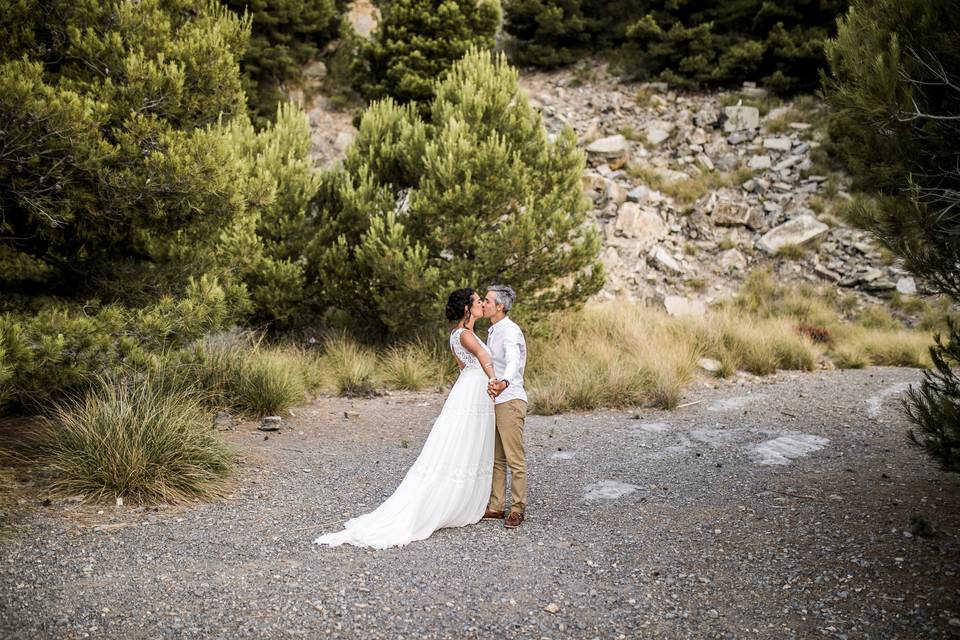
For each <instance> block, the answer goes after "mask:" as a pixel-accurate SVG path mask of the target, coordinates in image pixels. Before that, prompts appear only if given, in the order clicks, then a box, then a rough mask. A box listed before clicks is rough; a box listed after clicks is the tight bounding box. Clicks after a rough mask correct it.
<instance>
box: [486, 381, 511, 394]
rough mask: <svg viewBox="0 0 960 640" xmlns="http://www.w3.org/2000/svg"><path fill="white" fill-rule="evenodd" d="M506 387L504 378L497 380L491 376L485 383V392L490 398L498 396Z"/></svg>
mask: <svg viewBox="0 0 960 640" xmlns="http://www.w3.org/2000/svg"><path fill="white" fill-rule="evenodd" d="M506 388H507V381H506V380H497V379H496V378H491V379H490V382H488V383H487V393H488V394H489V395H490V398H491V399H492V398H496V397H497V396H499V395H500V394H501V393H503V390H504V389H506Z"/></svg>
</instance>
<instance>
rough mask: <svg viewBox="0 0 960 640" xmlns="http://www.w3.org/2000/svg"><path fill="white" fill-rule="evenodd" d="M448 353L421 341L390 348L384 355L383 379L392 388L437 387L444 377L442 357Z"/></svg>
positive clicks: (410, 389) (417, 389)
mask: <svg viewBox="0 0 960 640" xmlns="http://www.w3.org/2000/svg"><path fill="white" fill-rule="evenodd" d="M445 355H446V354H439V353H438V352H437V350H436V349H434V348H431V347H430V346H429V345H427V344H426V343H424V342H421V341H415V342H409V343H407V344H404V345H400V346H395V347H391V348H390V349H388V350H387V352H386V354H385V355H384V356H383V364H382V367H381V368H382V377H383V381H384V383H386V385H387V386H388V387H391V388H393V389H405V390H409V391H419V390H421V389H426V388H433V387H437V386H439V385H440V384H442V382H443V379H444V373H445V367H444V362H443V361H442V360H441V358H442V357H443V356H445ZM447 357H449V356H447Z"/></svg>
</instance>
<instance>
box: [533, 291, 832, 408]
mask: <svg viewBox="0 0 960 640" xmlns="http://www.w3.org/2000/svg"><path fill="white" fill-rule="evenodd" d="M554 327H555V331H554V333H553V337H550V338H545V339H538V340H535V341H533V344H532V345H531V347H530V360H531V369H530V375H529V383H528V386H529V388H530V392H531V393H530V395H531V403H532V410H533V411H535V412H538V413H546V414H553V413H560V412H563V411H569V410H588V409H595V408H598V407H628V406H637V405H650V406H656V407H661V408H667V409H669V408H674V407H676V406H677V405H678V404H679V403H680V399H681V396H682V393H683V390H684V388H686V386H687V385H688V384H689V383H690V382H691V381H692V380H693V378H694V376H695V374H696V372H697V369H698V364H697V362H698V360H699V359H700V358H703V357H708V358H713V359H716V360H717V361H719V362H720V363H721V368H720V371H719V375H722V376H728V375H731V374H733V373H734V372H735V371H737V370H739V369H743V370H747V371H750V372H752V373H756V374H758V375H766V374H769V373H773V372H774V371H776V370H777V369H802V370H811V369H813V368H814V367H815V366H816V363H817V359H818V357H819V351H818V348H817V347H816V345H814V344H813V343H812V342H811V341H810V340H809V339H807V338H805V337H803V336H801V335H800V334H799V333H797V331H796V330H795V328H794V327H793V326H792V324H791V323H790V322H789V321H786V320H782V319H777V318H769V319H763V320H758V321H755V320H748V319H746V318H744V317H742V316H741V315H740V314H738V313H736V312H732V311H728V312H722V313H717V314H711V315H709V316H707V317H705V318H671V317H669V316H667V315H666V314H665V313H663V312H661V311H658V310H653V309H649V308H645V307H642V306H639V305H632V304H628V303H609V304H605V305H599V306H596V307H591V308H588V309H584V310H581V311H577V312H572V313H568V314H566V315H564V316H562V317H561V318H559V319H557V320H556V321H555V323H554Z"/></svg>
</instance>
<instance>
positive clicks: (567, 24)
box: [503, 0, 651, 67]
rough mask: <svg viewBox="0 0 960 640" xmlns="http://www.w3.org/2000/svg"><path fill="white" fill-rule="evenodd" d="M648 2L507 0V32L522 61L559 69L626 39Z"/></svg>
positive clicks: (512, 54)
mask: <svg viewBox="0 0 960 640" xmlns="http://www.w3.org/2000/svg"><path fill="white" fill-rule="evenodd" d="M650 4H651V3H650V2H649V0H627V1H626V2H623V1H613V0H504V2H503V10H504V25H503V29H504V31H505V32H506V33H507V34H508V35H509V36H510V40H509V43H508V46H509V48H510V57H511V59H512V60H513V61H514V62H515V63H517V64H519V65H534V66H538V67H556V66H560V65H566V64H571V63H573V62H576V61H577V60H579V59H580V58H582V57H584V56H585V55H587V54H589V53H590V52H592V51H596V50H601V49H607V48H610V47H613V46H616V45H619V44H620V43H622V42H623V39H624V36H625V33H626V27H627V25H628V24H629V23H630V21H631V19H633V18H635V17H636V16H638V15H642V12H644V11H646V10H647V9H648V7H649V6H650Z"/></svg>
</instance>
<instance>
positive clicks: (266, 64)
mask: <svg viewBox="0 0 960 640" xmlns="http://www.w3.org/2000/svg"><path fill="white" fill-rule="evenodd" d="M222 1H223V3H224V4H225V5H226V6H228V7H230V9H232V10H233V11H235V12H236V13H238V14H243V13H244V11H249V12H250V18H251V35H250V42H249V44H248V45H247V48H246V51H245V53H244V54H243V57H242V58H241V59H240V68H241V70H242V71H243V89H244V92H245V93H246V96H247V105H248V106H249V108H250V113H251V116H252V117H253V118H254V120H256V121H257V122H258V124H260V125H265V124H266V123H267V122H269V121H270V120H272V119H273V118H274V117H275V116H276V115H277V103H278V102H280V101H281V100H282V95H281V94H280V87H281V86H282V85H290V84H293V85H297V84H300V83H301V82H302V74H301V69H302V66H303V65H304V64H305V63H306V62H308V61H310V60H312V59H316V58H318V57H319V54H320V52H321V50H322V49H323V47H324V45H326V44H327V43H328V42H329V41H330V40H332V39H333V38H334V37H336V35H337V26H338V20H337V7H336V3H335V2H334V0H255V1H253V2H250V1H249V0H222Z"/></svg>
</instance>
